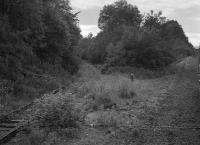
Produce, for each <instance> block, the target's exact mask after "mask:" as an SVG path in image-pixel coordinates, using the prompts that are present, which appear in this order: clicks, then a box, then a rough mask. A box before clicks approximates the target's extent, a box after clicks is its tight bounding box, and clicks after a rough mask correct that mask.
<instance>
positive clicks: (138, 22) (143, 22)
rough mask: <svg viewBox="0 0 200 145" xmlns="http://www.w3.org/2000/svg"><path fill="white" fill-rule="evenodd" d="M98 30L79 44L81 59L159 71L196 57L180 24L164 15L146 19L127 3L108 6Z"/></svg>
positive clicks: (135, 7) (151, 15) (122, 1)
mask: <svg viewBox="0 0 200 145" xmlns="http://www.w3.org/2000/svg"><path fill="white" fill-rule="evenodd" d="M98 26H99V28H100V29H101V32H100V33H98V34H97V36H95V37H91V35H90V36H88V37H86V38H83V39H82V40H81V41H80V44H79V49H80V50H81V51H79V55H80V56H81V57H82V58H83V59H86V60H89V61H90V62H92V63H95V64H102V63H104V64H105V63H106V64H107V65H108V66H124V65H127V66H134V67H144V68H148V69H156V68H163V67H166V66H167V65H169V64H170V63H172V62H173V61H175V60H177V59H180V58H183V57H186V56H189V55H192V54H194V48H193V46H192V45H191V44H190V43H189V42H188V38H187V37H186V36H185V33H184V31H183V29H182V27H181V25H179V23H178V22H177V21H175V20H168V19H167V18H166V17H163V16H162V12H161V11H160V12H158V13H154V12H153V11H150V13H147V14H145V15H142V14H141V13H140V11H139V9H138V8H137V6H133V5H131V4H128V3H127V1H126V0H119V1H117V2H115V3H113V4H110V5H106V6H104V7H103V9H102V10H101V12H100V16H99V21H98Z"/></svg>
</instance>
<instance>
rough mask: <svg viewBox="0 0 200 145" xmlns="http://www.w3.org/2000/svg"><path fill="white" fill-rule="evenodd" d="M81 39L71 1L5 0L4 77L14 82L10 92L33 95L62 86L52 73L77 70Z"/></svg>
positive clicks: (0, 44) (0, 37)
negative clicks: (53, 79)
mask: <svg viewBox="0 0 200 145" xmlns="http://www.w3.org/2000/svg"><path fill="white" fill-rule="evenodd" d="M79 38H80V30H79V27H78V19H77V13H74V12H73V9H72V8H71V6H70V4H69V1H68V0H53V1H52V0H15V1H10V0H1V2H0V80H7V81H11V84H12V86H13V87H12V86H10V87H12V90H13V91H10V92H9V93H10V94H9V95H11V96H15V97H18V99H20V97H22V98H23V97H24V96H26V97H27V98H29V94H30V95H31V94H32V95H31V97H30V98H32V97H34V95H35V97H36V96H38V94H43V93H45V92H48V91H49V90H52V89H55V88H58V82H55V81H52V79H51V75H57V74H55V73H56V71H57V72H59V73H60V72H65V73H68V74H73V73H75V72H77V70H78V65H79V62H78V61H79V60H78V59H77V58H76V56H75V54H74V47H75V46H76V45H77V43H78V41H79ZM49 70H51V71H49ZM46 74H49V75H46ZM56 86H57V87H56ZM1 97H2V96H1Z"/></svg>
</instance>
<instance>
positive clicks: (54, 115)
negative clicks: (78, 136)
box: [33, 93, 80, 130]
mask: <svg viewBox="0 0 200 145" xmlns="http://www.w3.org/2000/svg"><path fill="white" fill-rule="evenodd" d="M35 104H36V105H35V106H34V112H33V119H34V120H35V121H37V122H38V124H39V126H41V127H44V128H46V129H50V130H59V129H65V128H78V122H79V121H80V119H79V116H78V112H76V111H75V110H74V109H73V105H72V104H71V103H70V101H69V99H67V98H66V96H64V95H62V94H59V93H58V94H55V95H53V94H47V95H44V96H43V97H42V98H41V99H38V100H36V101H35Z"/></svg>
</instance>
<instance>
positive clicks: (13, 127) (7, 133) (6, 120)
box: [0, 87, 65, 145]
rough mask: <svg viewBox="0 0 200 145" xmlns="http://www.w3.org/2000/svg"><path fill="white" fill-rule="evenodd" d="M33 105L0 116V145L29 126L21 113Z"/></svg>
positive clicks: (55, 91) (56, 91) (54, 91)
mask: <svg viewBox="0 0 200 145" xmlns="http://www.w3.org/2000/svg"><path fill="white" fill-rule="evenodd" d="M64 89H65V87H61V88H59V89H56V90H53V91H52V93H53V94H56V93H58V92H59V91H61V90H64ZM33 105H34V102H32V103H29V104H27V105H25V106H23V107H20V108H19V109H17V110H14V111H12V112H9V113H7V114H3V115H1V116H0V145H2V144H5V143H7V142H9V141H10V140H11V139H12V138H13V137H15V135H16V134H17V133H18V132H20V131H21V130H23V129H24V128H25V127H26V126H27V125H29V123H30V121H29V120H24V119H23V117H22V113H24V112H25V111H26V110H27V109H29V108H30V107H31V106H33Z"/></svg>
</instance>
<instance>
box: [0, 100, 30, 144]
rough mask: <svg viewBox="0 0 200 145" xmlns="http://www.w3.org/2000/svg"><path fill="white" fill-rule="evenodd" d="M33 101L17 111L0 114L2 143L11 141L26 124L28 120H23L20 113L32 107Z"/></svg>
mask: <svg viewBox="0 0 200 145" xmlns="http://www.w3.org/2000/svg"><path fill="white" fill-rule="evenodd" d="M32 105H33V103H30V104H28V105H25V106H23V107H21V108H19V109H17V110H15V111H12V112H10V113H8V114H4V115H1V116H0V145H2V144H4V143H7V142H8V141H10V140H11V139H12V138H13V137H14V136H15V135H16V134H17V133H18V132H19V131H21V130H22V129H23V128H24V127H25V126H26V125H28V123H29V121H28V120H23V119H22V118H21V117H20V114H21V113H23V112H24V111H26V110H27V109H28V108H30V107H31V106H32Z"/></svg>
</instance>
